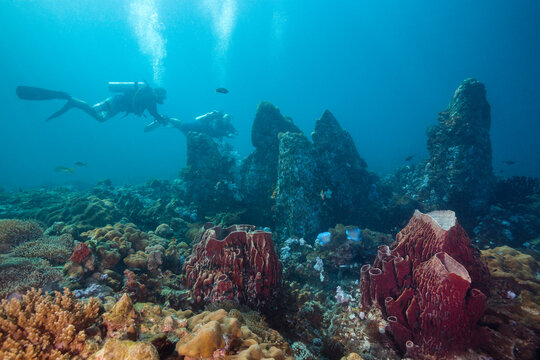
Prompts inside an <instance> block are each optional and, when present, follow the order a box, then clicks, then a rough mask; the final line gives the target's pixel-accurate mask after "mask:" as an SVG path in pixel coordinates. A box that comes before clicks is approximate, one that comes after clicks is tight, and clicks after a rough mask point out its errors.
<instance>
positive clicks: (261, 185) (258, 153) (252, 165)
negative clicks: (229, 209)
mask: <svg viewBox="0 0 540 360" xmlns="http://www.w3.org/2000/svg"><path fill="white" fill-rule="evenodd" d="M285 132H291V133H302V131H301V130H300V129H299V128H298V127H297V126H296V125H295V124H294V123H293V121H292V119H290V118H288V117H285V116H283V115H282V114H281V112H280V111H279V109H278V108H276V107H275V106H274V105H272V104H271V103H269V102H266V101H263V102H261V103H260V104H259V106H258V107H257V112H256V114H255V119H254V120H253V126H252V128H251V143H252V144H253V146H254V147H255V150H254V151H253V152H252V153H251V154H250V155H249V156H248V157H247V158H245V159H244V160H243V162H242V165H241V167H240V181H239V188H240V190H241V193H242V195H243V197H244V204H245V205H246V206H247V207H248V208H249V209H250V211H249V212H248V213H247V214H246V215H245V219H246V220H247V221H248V222H250V223H256V224H261V225H265V226H270V225H272V224H273V219H272V217H271V214H270V212H269V209H271V208H272V205H273V203H274V202H273V199H272V194H273V192H274V190H275V188H276V183H277V176H278V175H277V166H278V157H279V140H278V134H279V133H285Z"/></svg>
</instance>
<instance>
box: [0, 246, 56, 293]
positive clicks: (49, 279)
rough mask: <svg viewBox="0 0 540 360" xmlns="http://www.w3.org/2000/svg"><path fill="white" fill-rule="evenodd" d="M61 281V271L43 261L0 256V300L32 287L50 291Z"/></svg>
mask: <svg viewBox="0 0 540 360" xmlns="http://www.w3.org/2000/svg"><path fill="white" fill-rule="evenodd" d="M61 280H62V271H61V270H59V269H57V268H54V267H52V266H51V264H50V263H49V262H48V261H47V260H44V259H40V258H24V257H5V256H3V255H2V256H0V284H2V286H0V299H2V298H4V297H6V296H9V295H10V294H12V293H14V292H25V291H26V290H29V289H30V288H32V287H36V288H42V289H43V288H45V289H52V288H55V287H56V284H57V283H58V282H59V281H61Z"/></svg>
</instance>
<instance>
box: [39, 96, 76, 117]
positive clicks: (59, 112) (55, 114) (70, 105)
mask: <svg viewBox="0 0 540 360" xmlns="http://www.w3.org/2000/svg"><path fill="white" fill-rule="evenodd" d="M72 107H73V101H71V100H68V102H67V103H66V104H65V105H64V106H62V108H61V109H60V110H58V111H57V112H55V113H53V114H52V115H51V116H49V117H48V118H47V119H45V121H50V120H52V119H54V118H55V117H59V116H60V115H62V114H63V113H65V112H66V111H68V110H69V109H71V108H72Z"/></svg>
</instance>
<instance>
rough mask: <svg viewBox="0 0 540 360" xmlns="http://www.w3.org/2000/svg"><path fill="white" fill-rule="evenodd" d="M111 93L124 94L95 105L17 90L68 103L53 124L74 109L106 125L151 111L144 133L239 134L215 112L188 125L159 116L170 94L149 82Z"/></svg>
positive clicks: (122, 85)
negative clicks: (162, 130) (117, 118)
mask: <svg viewBox="0 0 540 360" xmlns="http://www.w3.org/2000/svg"><path fill="white" fill-rule="evenodd" d="M109 90H110V91H111V92H119V93H121V94H117V95H114V96H111V97H109V98H107V99H105V100H104V101H101V102H99V103H97V104H95V105H90V104H88V103H87V102H85V101H83V100H80V99H76V98H74V97H72V96H71V95H69V94H68V93H66V92H63V91H54V90H48V89H42V88H37V87H32V86H17V89H16V92H17V96H18V97H19V98H20V99H24V100H53V99H63V100H67V102H66V104H65V105H64V106H63V107H62V108H61V109H60V110H58V111H56V112H55V113H53V114H52V115H50V116H49V117H48V118H47V119H46V121H50V120H52V119H54V118H56V117H58V116H60V115H62V114H64V113H66V112H67V111H69V110H70V109H73V108H77V109H80V110H82V111H84V112H85V113H87V114H88V115H90V116H91V117H93V118H94V119H96V120H97V121H99V122H104V121H106V120H108V119H110V118H112V117H114V116H116V115H117V114H118V113H121V112H125V113H126V114H125V116H127V115H129V114H130V113H133V114H135V115H137V116H142V115H144V112H145V111H148V113H150V115H152V117H153V118H154V121H153V122H151V123H150V124H148V125H147V126H146V127H145V129H144V131H145V132H149V131H152V130H155V129H157V128H158V127H160V126H167V125H169V126H171V127H175V128H177V129H179V130H180V131H182V132H183V133H184V134H187V133H188V132H190V131H194V132H200V133H205V134H207V135H209V136H211V137H214V138H219V139H221V138H223V137H232V136H235V135H236V134H237V132H236V129H235V128H234V127H233V125H232V124H231V117H230V116H229V115H228V114H224V113H223V112H221V111H212V112H210V113H207V114H204V115H201V116H199V117H197V118H195V120H193V121H188V122H186V121H181V120H179V119H176V118H170V117H167V116H163V115H160V114H159V113H158V112H157V104H163V101H164V100H165V99H166V98H167V92H166V90H165V89H163V88H155V89H153V88H151V87H150V86H149V85H148V84H147V83H146V82H137V81H135V82H109Z"/></svg>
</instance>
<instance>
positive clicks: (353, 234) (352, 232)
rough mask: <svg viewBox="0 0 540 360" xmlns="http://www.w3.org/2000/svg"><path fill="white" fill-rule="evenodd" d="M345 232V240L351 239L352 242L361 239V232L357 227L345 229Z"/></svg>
mask: <svg viewBox="0 0 540 360" xmlns="http://www.w3.org/2000/svg"><path fill="white" fill-rule="evenodd" d="M345 233H346V234H347V240H351V241H354V242H357V241H362V232H361V231H360V229H359V228H350V229H346V230H345Z"/></svg>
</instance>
